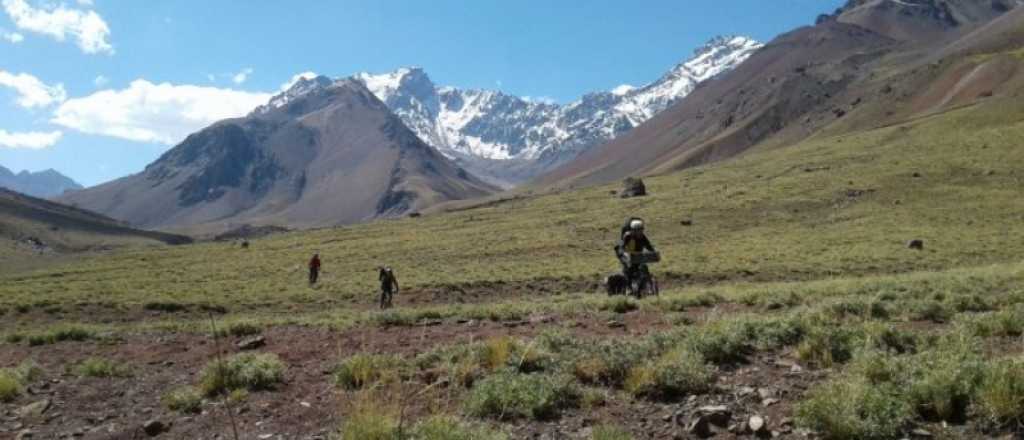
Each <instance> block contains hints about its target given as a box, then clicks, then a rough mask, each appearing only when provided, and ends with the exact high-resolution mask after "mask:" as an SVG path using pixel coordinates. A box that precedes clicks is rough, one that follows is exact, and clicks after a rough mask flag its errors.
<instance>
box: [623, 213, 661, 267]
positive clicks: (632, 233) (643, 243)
mask: <svg viewBox="0 0 1024 440" xmlns="http://www.w3.org/2000/svg"><path fill="white" fill-rule="evenodd" d="M645 250H646V251H650V252H655V250H654V245H652V244H651V240H649V239H648V238H647V234H645V233H644V221H643V220H642V219H640V218H637V217H631V218H630V219H629V220H626V224H625V225H623V226H622V230H621V237H620V240H619V244H618V245H616V246H615V256H616V257H618V259H619V262H620V263H622V273H623V274H628V273H629V270H630V269H631V268H632V266H633V263H632V262H631V261H632V260H633V258H631V257H633V256H635V255H638V254H642V253H643V252H644V251H645Z"/></svg>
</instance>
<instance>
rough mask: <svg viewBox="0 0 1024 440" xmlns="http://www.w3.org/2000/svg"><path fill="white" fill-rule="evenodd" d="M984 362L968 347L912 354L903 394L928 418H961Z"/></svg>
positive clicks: (979, 377)
mask: <svg viewBox="0 0 1024 440" xmlns="http://www.w3.org/2000/svg"><path fill="white" fill-rule="evenodd" d="M982 367H983V362H982V360H981V358H980V357H979V356H977V355H976V354H975V353H973V352H972V351H970V350H969V349H967V348H966V347H959V348H952V349H948V348H943V347H940V348H938V349H935V350H931V351H928V352H924V353H922V354H920V355H917V356H914V357H913V359H912V360H911V362H910V367H909V368H907V369H906V371H907V372H908V373H909V374H910V376H911V377H910V379H909V380H908V383H907V387H906V388H907V392H906V395H907V397H908V398H909V399H910V402H911V404H913V405H914V408H915V409H916V410H917V412H918V414H920V415H921V416H922V417H924V418H925V419H927V420H936V421H940V420H944V421H950V422H963V421H964V420H965V419H966V417H967V406H968V404H969V403H970V401H971V399H972V398H973V396H974V393H975V390H976V388H977V387H978V383H979V381H980V380H981V373H982Z"/></svg>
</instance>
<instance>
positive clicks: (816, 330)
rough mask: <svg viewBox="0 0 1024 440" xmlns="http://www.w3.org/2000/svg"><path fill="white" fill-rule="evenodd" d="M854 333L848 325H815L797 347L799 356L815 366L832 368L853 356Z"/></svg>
mask: <svg viewBox="0 0 1024 440" xmlns="http://www.w3.org/2000/svg"><path fill="white" fill-rule="evenodd" d="M853 341H854V334H853V332H852V331H850V330H849V329H848V328H846V327H839V326H830V325H815V326H812V327H811V328H810V329H809V331H808V333H807V335H806V336H805V337H804V339H803V341H802V342H800V344H799V345H798V346H797V348H796V355H797V357H798V358H799V359H800V360H802V361H804V362H806V363H808V364H810V365H813V366H815V367H819V368H831V367H833V366H834V365H836V364H841V363H845V362H846V361H848V360H850V358H851V357H852V356H853Z"/></svg>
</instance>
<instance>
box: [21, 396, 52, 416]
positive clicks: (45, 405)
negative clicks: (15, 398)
mask: <svg viewBox="0 0 1024 440" xmlns="http://www.w3.org/2000/svg"><path fill="white" fill-rule="evenodd" d="M48 409H50V401H49V400H48V399H43V400H40V401H38V402H34V403H30V404H28V405H25V406H23V407H21V408H19V409H18V412H17V414H18V417H21V418H23V419H32V418H39V417H42V415H43V413H45V412H46V410H48Z"/></svg>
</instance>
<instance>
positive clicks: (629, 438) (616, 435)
mask: <svg viewBox="0 0 1024 440" xmlns="http://www.w3.org/2000/svg"><path fill="white" fill-rule="evenodd" d="M591 439H592V440H633V434H630V433H629V431H626V430H625V429H622V428H620V427H618V426H614V425H598V426H596V427H594V432H593V435H591Z"/></svg>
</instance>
